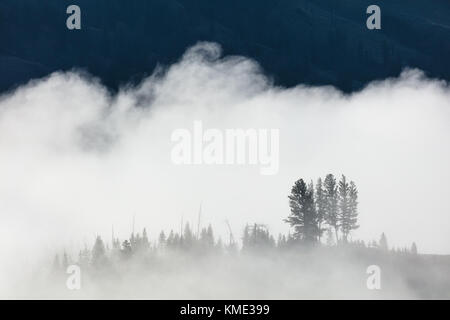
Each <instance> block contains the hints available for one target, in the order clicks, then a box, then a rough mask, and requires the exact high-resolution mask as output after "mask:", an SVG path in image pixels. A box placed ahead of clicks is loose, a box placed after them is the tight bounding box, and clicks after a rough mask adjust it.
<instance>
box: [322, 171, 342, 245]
mask: <svg viewBox="0 0 450 320" xmlns="http://www.w3.org/2000/svg"><path fill="white" fill-rule="evenodd" d="M324 194H325V221H326V223H327V224H328V225H329V226H330V227H331V228H333V230H334V235H335V237H336V243H337V242H338V241H339V236H338V231H339V220H338V218H339V217H338V197H337V185H336V178H335V177H334V176H333V175H332V174H328V175H327V176H326V177H325V181H324Z"/></svg>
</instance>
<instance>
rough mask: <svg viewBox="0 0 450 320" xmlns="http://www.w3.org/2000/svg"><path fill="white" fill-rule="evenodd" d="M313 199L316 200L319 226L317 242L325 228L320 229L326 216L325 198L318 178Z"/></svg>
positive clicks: (320, 180)
mask: <svg viewBox="0 0 450 320" xmlns="http://www.w3.org/2000/svg"><path fill="white" fill-rule="evenodd" d="M315 201H316V211H317V226H318V228H319V242H320V238H321V236H322V233H323V231H324V230H325V229H322V224H323V222H324V220H325V216H326V198H325V191H324V190H323V184H322V179H321V178H319V179H318V180H317V184H316V193H315Z"/></svg>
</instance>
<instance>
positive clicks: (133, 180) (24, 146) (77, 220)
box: [0, 43, 450, 296]
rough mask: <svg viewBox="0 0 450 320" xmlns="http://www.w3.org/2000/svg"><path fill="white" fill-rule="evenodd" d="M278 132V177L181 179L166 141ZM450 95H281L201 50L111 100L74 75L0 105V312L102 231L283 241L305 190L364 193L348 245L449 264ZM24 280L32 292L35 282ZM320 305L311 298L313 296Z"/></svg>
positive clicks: (420, 77) (249, 72) (246, 64)
mask: <svg viewBox="0 0 450 320" xmlns="http://www.w3.org/2000/svg"><path fill="white" fill-rule="evenodd" d="M198 120H200V121H202V123H203V126H204V127H207V128H213V129H219V130H226V129H230V128H240V129H247V128H265V129H279V132H280V148H279V170H278V172H277V174H274V175H261V174H260V170H259V167H258V166H255V165H176V164H174V163H173V162H172V160H171V150H172V148H173V145H174V143H173V141H171V135H172V132H173V131H174V130H177V129H180V128H181V129H188V130H192V128H193V125H194V122H195V121H198ZM449 120H450V90H449V86H448V84H447V83H446V82H444V81H440V80H436V79H429V78H427V77H426V76H425V75H424V74H423V73H422V72H421V71H420V70H405V71H404V72H403V73H402V74H401V75H400V76H399V77H398V78H393V79H385V80H382V81H377V82H372V83H371V84H369V85H368V86H367V87H366V88H364V89H363V90H361V91H360V92H355V93H353V94H350V95H347V94H343V93H342V92H340V91H339V90H337V89H335V88H333V87H310V86H303V85H299V86H297V87H294V88H282V87H276V86H273V85H272V82H271V80H270V77H268V76H267V75H266V74H265V73H264V71H263V70H261V69H260V67H259V66H258V64H257V62H255V61H252V60H250V59H247V58H245V57H234V56H227V57H223V56H222V55H221V49H220V47H219V46H218V45H217V44H214V43H199V44H198V45H196V46H194V47H192V48H190V49H188V50H187V51H186V53H185V54H184V56H183V57H181V58H180V60H179V61H178V62H177V63H175V64H173V65H170V66H161V67H159V68H158V69H157V70H155V72H154V73H153V74H152V75H151V76H149V77H148V78H146V79H145V80H143V81H142V82H141V83H139V84H138V85H131V84H130V85H128V86H123V87H122V88H121V89H120V91H119V92H117V93H113V92H110V91H108V89H107V88H106V87H105V86H103V85H102V84H101V82H100V80H98V79H95V78H92V77H91V76H90V75H89V74H87V73H85V72H83V71H79V70H74V71H71V72H57V73H54V74H52V75H50V76H49V77H47V78H44V79H37V80H33V81H31V82H29V83H28V84H27V85H25V86H22V87H19V88H17V89H15V90H14V91H11V92H8V93H6V94H4V95H3V96H1V98H0V241H1V243H2V245H1V246H0V255H1V256H2V265H1V267H0V268H1V269H0V296H10V295H11V293H12V292H13V291H12V290H13V289H12V288H13V287H15V288H17V287H18V283H22V284H21V285H20V286H22V285H23V286H26V283H25V284H24V283H23V282H24V281H26V279H29V277H32V274H33V272H35V270H36V266H37V265H40V264H42V262H43V261H45V259H46V257H47V258H48V256H49V254H50V256H52V255H53V252H55V251H56V250H61V248H65V249H66V250H68V251H69V252H74V253H76V252H77V251H76V250H78V249H79V248H80V247H82V246H83V245H84V243H92V242H93V241H94V239H95V236H96V235H99V234H100V235H102V236H103V237H104V238H106V239H109V238H110V235H111V229H112V226H114V231H115V233H116V234H117V235H119V236H122V237H127V236H129V234H130V233H131V231H132V228H133V217H135V218H134V219H135V223H134V224H135V227H136V228H140V229H142V228H143V227H146V228H147V230H148V231H149V234H150V237H151V238H152V239H156V237H157V236H158V233H159V231H160V230H161V229H163V230H170V229H176V228H179V226H180V221H181V220H183V221H184V222H187V221H188V222H190V223H191V224H193V225H195V224H196V223H197V219H198V210H199V206H200V203H201V204H202V208H203V211H202V217H201V219H202V220H201V223H204V224H207V223H212V224H213V226H214V228H215V230H217V231H219V232H220V233H221V234H220V235H221V236H222V237H226V236H227V234H228V229H227V226H226V224H225V221H226V220H228V221H229V222H230V225H231V227H232V229H233V232H234V234H235V236H236V237H238V236H239V235H240V234H241V231H242V228H243V226H244V225H245V224H246V223H247V222H250V223H251V222H258V223H262V224H266V225H268V226H269V228H270V230H271V232H272V233H273V234H277V233H279V232H281V233H286V232H287V231H288V226H287V225H286V224H285V223H284V222H283V219H284V218H285V217H286V216H287V215H288V214H289V206H288V200H287V195H288V193H289V190H290V188H291V186H292V184H293V183H294V181H295V180H297V179H298V178H299V177H303V178H305V179H306V180H309V179H315V178H316V177H319V176H325V175H326V174H327V173H330V172H332V173H335V174H338V175H339V174H345V175H347V176H349V177H351V179H352V180H354V181H355V182H356V183H357V184H358V188H359V192H360V200H359V201H360V205H359V224H360V228H359V229H358V230H356V231H355V232H353V234H352V237H353V238H355V239H363V240H372V239H378V238H379V236H380V234H381V233H382V232H385V233H386V234H387V236H388V239H389V242H390V243H391V244H394V245H398V246H406V245H410V244H411V243H412V242H413V241H415V242H416V243H417V244H418V246H419V250H420V252H421V253H437V254H448V253H450V241H449V240H450V239H449V235H448V231H449V230H450V202H449V201H448V199H447V197H448V194H450V186H449V184H448V181H450V168H449V165H448V164H449V163H450V147H449V144H448V141H449V138H450V127H449V126H448V123H449ZM30 275H31V276H30ZM319 296H320V295H319Z"/></svg>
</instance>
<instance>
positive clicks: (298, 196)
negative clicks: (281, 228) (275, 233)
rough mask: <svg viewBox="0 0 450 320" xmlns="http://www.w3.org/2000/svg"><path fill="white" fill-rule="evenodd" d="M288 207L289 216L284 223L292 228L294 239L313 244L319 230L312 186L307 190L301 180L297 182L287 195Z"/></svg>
mask: <svg viewBox="0 0 450 320" xmlns="http://www.w3.org/2000/svg"><path fill="white" fill-rule="evenodd" d="M289 206H290V208H291V214H290V215H289V216H288V218H287V219H285V220H284V221H285V222H287V223H289V224H290V225H291V227H293V228H294V235H293V236H294V238H295V239H296V240H302V241H304V242H305V243H313V242H315V241H316V240H317V238H318V235H319V228H318V226H317V213H316V209H315V203H314V189H312V186H310V187H309V188H308V187H307V186H306V183H305V181H303V179H299V180H297V181H296V182H295V184H294V186H293V187H292V190H291V194H290V195H289Z"/></svg>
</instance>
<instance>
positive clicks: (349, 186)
mask: <svg viewBox="0 0 450 320" xmlns="http://www.w3.org/2000/svg"><path fill="white" fill-rule="evenodd" d="M338 192H339V225H340V227H341V230H342V238H343V241H344V242H347V241H348V235H349V234H350V232H351V231H352V230H355V229H357V228H358V227H359V226H358V225H357V221H358V218H357V217H358V190H357V189H356V185H355V183H354V182H353V181H351V182H350V183H348V182H347V179H346V177H345V176H344V175H342V178H341V181H339V188H338Z"/></svg>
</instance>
